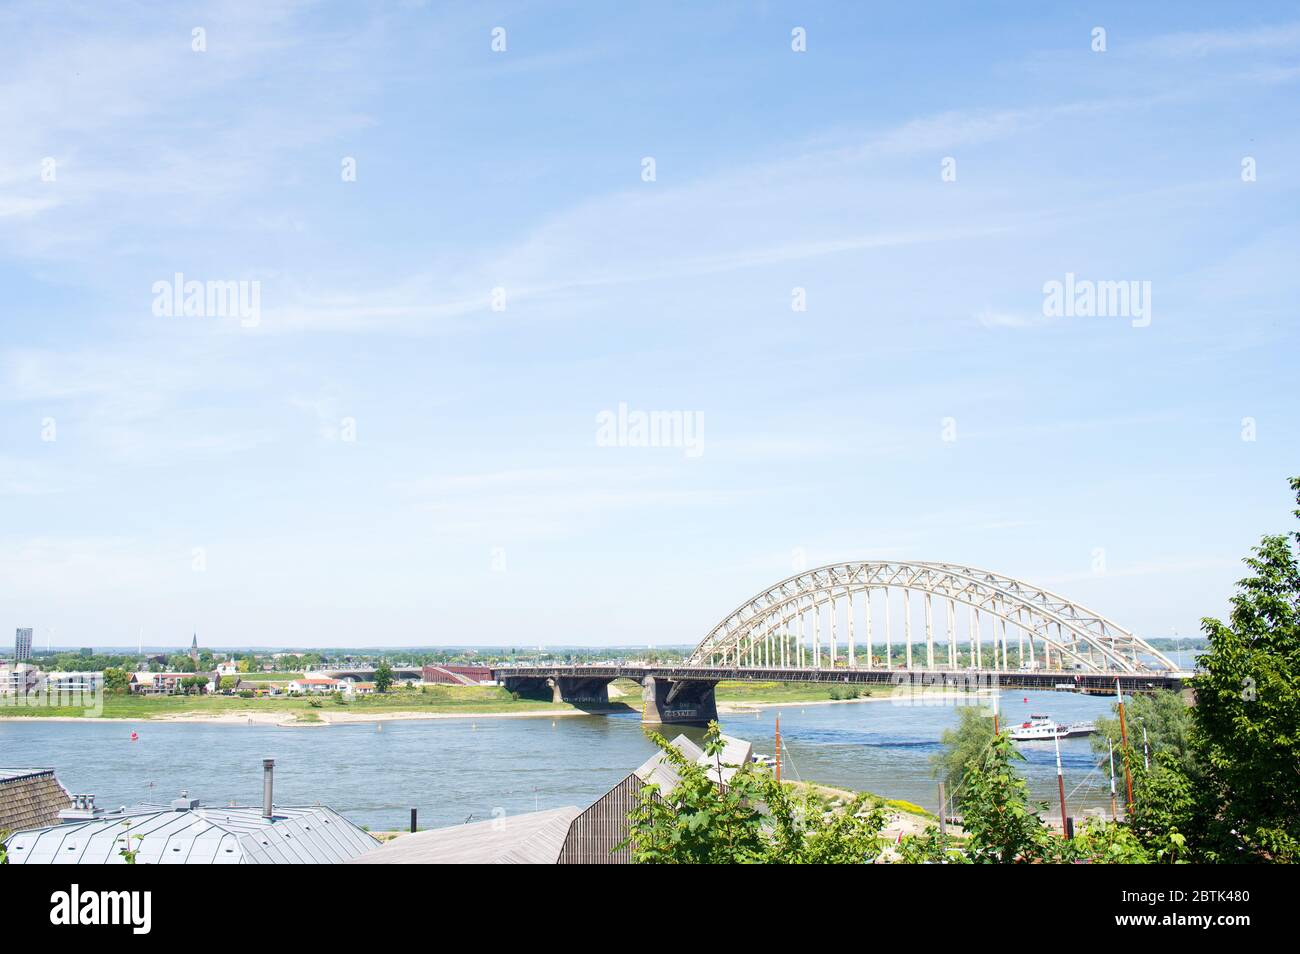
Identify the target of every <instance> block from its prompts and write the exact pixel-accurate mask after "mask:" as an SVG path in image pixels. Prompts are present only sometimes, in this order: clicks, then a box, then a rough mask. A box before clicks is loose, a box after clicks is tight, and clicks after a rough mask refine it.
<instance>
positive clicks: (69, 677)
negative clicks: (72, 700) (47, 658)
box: [45, 672, 104, 692]
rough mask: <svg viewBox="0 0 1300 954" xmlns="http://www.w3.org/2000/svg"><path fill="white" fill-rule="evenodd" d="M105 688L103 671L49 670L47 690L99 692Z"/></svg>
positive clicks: (46, 676) (46, 677) (46, 683)
mask: <svg viewBox="0 0 1300 954" xmlns="http://www.w3.org/2000/svg"><path fill="white" fill-rule="evenodd" d="M103 688H104V674H103V673H102V672H47V673H46V674H45V690H46V691H47V692H99V691H101V690H102V689H103Z"/></svg>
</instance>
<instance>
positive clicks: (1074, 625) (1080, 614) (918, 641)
mask: <svg viewBox="0 0 1300 954" xmlns="http://www.w3.org/2000/svg"><path fill="white" fill-rule="evenodd" d="M899 594H901V597H902V603H903V607H902V609H903V612H902V620H901V622H902V627H901V629H902V631H901V632H897V631H896V630H895V629H894V625H895V621H894V617H893V613H891V610H892V609H893V606H892V605H891V603H892V602H893V597H894V596H895V595H899ZM914 594H916V595H918V596H919V598H920V603H921V606H920V607H919V609H921V610H922V613H923V623H922V625H921V627H920V630H919V632H914V626H913V624H914V622H915V621H916V620H915V612H914V610H913V609H912V605H911V604H912V596H913V595H914ZM873 599H874V600H875V601H876V604H877V611H876V612H875V613H874V614H873V612H872V602H873ZM855 600H856V601H857V602H858V603H859V605H860V606H864V609H863V610H862V611H861V612H857V611H855V605H854V604H855ZM882 602H883V613H882V612H881V611H880V610H881V607H880V604H881V603H882ZM936 603H937V604H938V606H937V607H936V605H935V604H936ZM959 606H964V607H966V613H967V621H966V624H965V634H964V638H960V639H959V630H960V629H961V628H962V627H961V626H960V625H959V620H958V607H959ZM841 608H843V610H844V612H841ZM936 609H938V611H939V614H936ZM937 615H942V616H943V617H944V618H943V619H942V620H940V621H939V622H941V623H942V624H943V625H942V630H941V631H938V632H936V628H935V624H936V616H937ZM855 622H856V623H857V624H858V626H857V627H856V628H855ZM985 622H987V625H988V627H989V628H988V629H987V630H985V629H984V628H983V624H984V623H985ZM845 624H846V625H845ZM873 624H874V626H875V628H876V629H883V630H884V632H883V633H881V632H875V631H873ZM882 624H883V625H882ZM986 634H987V635H986ZM882 636H883V637H884V638H883V639H882V638H881V637H882ZM989 637H991V639H989ZM863 640H865V647H866V654H865V658H864V655H863V652H862V649H863ZM1011 640H1014V644H1013V645H1014V646H1015V647H1016V652H1015V655H1014V657H1013V656H1012V655H1011V654H1010V652H1009V643H1010V641H1011ZM881 643H883V644H884V647H885V653H884V655H883V663H882V662H880V660H881V659H882V657H881V656H873V654H872V653H873V647H877V646H879V645H880V644H881ZM963 644H964V645H963ZM894 647H899V648H900V649H902V650H903V653H904V659H905V665H906V667H907V668H908V669H911V668H921V667H924V668H926V669H936V668H937V669H943V668H949V669H958V668H970V669H981V670H998V671H1007V670H1009V669H1013V668H1025V667H1027V668H1041V669H1059V670H1065V671H1071V672H1086V673H1099V672H1100V673H1106V672H1115V673H1137V672H1151V671H1159V670H1162V669H1163V670H1175V669H1176V668H1177V667H1176V666H1174V664H1173V663H1172V662H1171V661H1170V660H1169V659H1168V658H1167V657H1166V656H1164V655H1163V654H1162V653H1160V652H1158V651H1157V650H1156V649H1154V648H1153V647H1152V646H1151V645H1149V644H1148V643H1147V642H1145V641H1144V640H1142V639H1140V638H1139V637H1138V636H1135V635H1134V634H1133V633H1131V632H1129V631H1128V630H1126V629H1124V628H1123V627H1121V626H1119V625H1118V624H1117V623H1115V622H1114V621H1112V620H1109V619H1107V618H1106V617H1104V616H1102V615H1101V614H1100V613H1096V612H1094V611H1093V610H1090V609H1088V608H1086V607H1084V606H1081V605H1080V604H1078V603H1075V602H1073V601H1071V600H1068V599H1066V598H1065V597H1063V596H1060V595H1058V594H1056V593H1053V592H1051V591H1049V590H1045V589H1043V588H1041V587H1038V586H1035V585H1033V584H1032V583H1027V582H1025V581H1024V580H1017V579H1014V578H1012V577H1008V576H1003V575H1001V574H998V573H993V572H991V571H989V570H982V569H977V568H975V567H969V566H961V565H959V564H955V563H931V562H916V561H896V560H893V561H891V560H881V561H876V560H872V561H862V562H850V563H833V564H830V565H827V566H822V567H817V568H816V569H812V570H807V571H805V572H803V573H798V574H796V575H794V576H791V577H788V578H787V579H784V580H782V581H781V582H780V583H777V584H776V585H775V586H772V587H770V588H769V589H767V590H764V591H763V592H761V593H758V594H757V595H755V596H754V597H753V598H751V599H749V600H747V601H746V602H745V603H743V604H741V605H740V606H739V607H737V608H736V609H735V610H734V611H733V612H732V613H730V614H728V615H727V616H726V617H725V618H724V619H723V620H722V621H721V622H719V623H718V625H717V626H715V627H714V628H713V629H712V630H711V631H710V632H709V634H708V635H707V636H706V637H705V638H704V639H703V640H702V641H701V642H700V644H699V645H698V646H697V647H696V648H695V651H694V652H693V653H692V655H691V657H690V660H689V662H688V665H693V666H737V667H755V668H814V669H824V668H836V667H837V666H847V667H849V668H875V667H878V666H880V665H883V666H885V667H886V668H889V667H891V662H890V661H891V660H892V658H893V650H894ZM841 650H842V651H841ZM963 650H964V652H963ZM990 655H991V658H989V657H990ZM963 656H964V658H963Z"/></svg>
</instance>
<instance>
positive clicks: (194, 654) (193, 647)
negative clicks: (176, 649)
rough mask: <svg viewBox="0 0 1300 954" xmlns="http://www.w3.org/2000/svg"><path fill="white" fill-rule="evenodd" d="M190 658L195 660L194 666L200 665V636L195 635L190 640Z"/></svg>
mask: <svg viewBox="0 0 1300 954" xmlns="http://www.w3.org/2000/svg"><path fill="white" fill-rule="evenodd" d="M190 658H191V659H193V660H194V665H196V666H197V665H198V664H199V634H198V633H195V634H194V638H193V639H191V640H190Z"/></svg>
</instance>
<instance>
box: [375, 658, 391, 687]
mask: <svg viewBox="0 0 1300 954" xmlns="http://www.w3.org/2000/svg"><path fill="white" fill-rule="evenodd" d="M374 681H375V692H387V691H388V690H389V689H391V688H392V686H393V667H392V666H390V665H388V661H387V660H385V661H384V662H381V663H380V664H379V667H378V668H377V669H376V670H375V680H374Z"/></svg>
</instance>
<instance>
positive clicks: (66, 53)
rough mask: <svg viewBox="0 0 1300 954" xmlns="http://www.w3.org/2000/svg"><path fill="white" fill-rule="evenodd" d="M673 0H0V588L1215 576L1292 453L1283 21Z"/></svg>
mask: <svg viewBox="0 0 1300 954" xmlns="http://www.w3.org/2000/svg"><path fill="white" fill-rule="evenodd" d="M626 6H628V7H630V6H632V5H626ZM704 6H706V5H700V4H692V3H679V4H674V3H658V4H653V5H646V6H645V7H644V8H643V9H639V10H633V9H623V7H624V5H596V4H573V5H568V6H565V5H556V4H494V3H474V4H468V3H466V4H446V5H443V4H435V3H414V2H411V3H372V4H342V3H335V4H330V3H308V2H265V3H258V4H234V3H214V4H186V5H176V6H174V7H173V6H170V5H169V6H168V7H167V8H166V9H160V8H158V7H157V6H156V5H143V4H142V5H139V6H132V5H113V6H112V8H111V9H110V8H106V7H102V6H101V5H99V4H68V5H64V6H60V5H58V4H47V3H19V4H11V5H7V6H5V7H4V8H3V9H2V10H0V62H3V63H4V64H5V65H4V68H3V72H2V73H0V86H2V87H3V89H2V90H0V131H2V132H3V135H2V136H0V288H3V290H4V294H3V301H2V303H0V331H2V335H0V439H2V443H0V518H2V519H0V607H3V609H0V626H2V627H3V628H4V630H5V631H12V629H13V628H14V627H16V626H20V625H24V626H26V625H30V626H35V627H37V630H38V636H37V640H38V643H39V642H43V641H44V640H45V638H46V637H47V636H48V635H49V634H50V633H51V632H52V640H53V642H54V643H55V644H62V645H74V646H79V645H108V644H123V643H130V642H133V641H134V640H135V638H136V635H137V633H138V631H139V630H140V629H143V631H144V637H145V640H146V642H153V643H167V642H177V643H180V642H181V641H182V640H183V641H184V642H188V635H187V634H188V633H189V632H191V631H192V630H197V631H198V632H199V634H200V641H201V642H204V643H206V644H208V645H247V644H261V645H269V644H287V645H320V646H329V645H367V644H370V645H376V644H389V645H391V644H395V643H419V644H429V643H479V644H493V645H500V644H503V643H505V644H539V643H540V644H546V643H560V642H563V643H583V644H607V643H644V642H656V643H689V642H695V641H697V640H698V639H700V638H701V637H702V636H703V635H704V634H705V633H706V632H707V631H708V630H709V629H710V628H711V627H712V626H713V624H714V623H715V622H716V621H717V620H718V619H719V618H720V617H722V616H723V615H724V614H725V613H727V612H728V611H729V610H731V609H732V608H733V607H734V606H735V605H737V604H739V603H740V602H741V601H743V600H744V599H745V598H747V597H748V596H749V595H751V594H752V593H754V592H757V591H758V590H760V589H763V588H766V587H767V586H768V585H769V584H771V583H773V582H775V581H776V580H778V579H780V578H782V577H784V576H786V575H789V574H790V573H791V572H792V567H793V566H794V565H795V564H796V562H797V561H799V560H806V562H807V564H808V565H818V564H821V563H826V562H832V561H836V560H843V559H859V558H873V557H880V558H885V557H888V558H900V559H901V558H914V559H930V560H945V561H952V562H961V563H967V564H971V565H975V566H982V567H987V568H989V569H994V570H997V571H1000V572H1003V573H1007V574H1009V575H1014V576H1018V577H1022V578H1024V579H1028V580H1031V581H1034V582H1036V583H1039V584H1041V585H1045V586H1050V587H1052V588H1054V589H1056V590H1058V591H1060V592H1062V593H1064V594H1066V595H1067V596H1070V597H1073V598H1075V599H1077V600H1079V601H1081V602H1083V603H1085V604H1088V605H1090V606H1092V607H1093V608H1095V609H1097V610H1100V611H1102V612H1104V613H1105V614H1107V615H1108V616H1111V617H1112V618H1114V619H1116V620H1118V621H1119V622H1121V623H1122V624H1124V625H1126V626H1129V627H1130V628H1132V629H1134V630H1135V631H1137V632H1138V633H1140V634H1143V635H1148V636H1159V635H1168V634H1169V633H1171V632H1173V631H1174V630H1177V632H1179V633H1181V634H1189V633H1194V632H1195V631H1196V630H1197V628H1198V620H1199V618H1200V617H1201V616H1204V615H1219V614H1222V613H1224V612H1225V611H1226V606H1227V599H1228V597H1229V596H1230V594H1231V592H1232V583H1233V581H1234V580H1235V579H1237V578H1238V577H1239V576H1240V575H1241V568H1240V564H1239V560H1240V558H1241V557H1242V556H1243V555H1244V554H1245V553H1246V551H1247V549H1248V548H1249V547H1250V546H1251V545H1252V544H1253V543H1254V542H1255V541H1256V540H1257V538H1258V537H1259V536H1260V535H1261V534H1262V533H1265V532H1277V531H1280V530H1283V529H1286V528H1287V526H1288V525H1289V523H1290V517H1289V516H1288V514H1289V503H1290V501H1289V495H1288V490H1287V487H1286V482H1285V481H1286V478H1287V477H1288V476H1289V475H1291V474H1294V473H1297V472H1300V464H1298V463H1297V454H1296V449H1297V446H1300V441H1298V440H1297V438H1298V437H1300V425H1297V413H1296V411H1297V398H1296V394H1297V389H1296V385H1295V369H1296V364H1297V362H1296V354H1297V337H1298V336H1297V332H1296V313H1295V309H1296V301H1297V300H1298V296H1297V292H1298V291H1300V287H1298V286H1300V280H1298V279H1297V271H1298V270H1297V269H1296V260H1297V248H1298V241H1297V240H1298V239H1300V228H1298V227H1297V209H1300V201H1298V199H1300V196H1298V195H1297V192H1298V191H1300V186H1298V185H1297V178H1296V174H1295V170H1296V169H1297V167H1298V162H1297V160H1298V159H1300V148H1298V143H1297V129H1300V124H1298V123H1297V119H1298V118H1300V96H1297V92H1298V91H1300V16H1297V15H1296V11H1295V9H1294V7H1292V6H1290V5H1286V4H1267V3H1265V4H1253V5H1250V6H1249V8H1244V9H1243V8H1226V7H1223V6H1222V5H1218V4H1178V5H1167V6H1168V8H1167V9H1160V10H1157V9H1154V8H1148V6H1147V5H1143V6H1142V8H1141V9H1132V8H1131V6H1130V5H1128V4H1082V5H1072V6H1071V7H1070V8H1069V9H1061V10H1058V11H1050V10H1048V11H1044V10H1040V9H1035V10H1033V11H1029V10H1028V9H1027V8H1026V7H1025V6H1024V5H1022V4H993V5H988V6H987V9H985V10H983V11H982V12H980V13H979V14H978V15H976V14H975V13H974V12H973V11H971V10H969V9H966V7H967V6H968V5H959V4H937V5H918V4H907V5H901V4H900V5H892V6H883V5H876V4H872V5H866V4H848V3H845V4H833V3H827V4H818V5H816V7H815V10H809V9H808V8H807V7H806V5H801V4H780V3H730V4H728V3H723V4H713V5H707V6H708V9H703V7H704ZM1098 26H1100V27H1102V28H1104V29H1105V31H1106V34H1105V38H1106V49H1105V51H1104V52H1094V51H1093V49H1092V48H1091V47H1092V44H1093V39H1092V31H1093V29H1094V28H1095V27H1098ZM496 27H502V28H504V29H505V31H506V33H505V36H506V49H505V51H504V52H494V51H493V50H492V49H491V40H492V30H493V29H494V28H496ZM796 27H803V28H804V29H805V30H806V36H807V50H806V51H805V52H795V51H794V50H792V49H791V31H792V30H793V29H794V28H796ZM195 28H202V29H203V30H204V31H206V32H205V34H204V38H205V41H206V49H205V50H204V51H201V52H199V51H195V50H194V49H192V43H193V33H192V31H193V30H194V29H195ZM348 157H350V158H352V159H354V160H355V162H356V181H344V179H343V176H342V174H341V168H342V164H343V162H344V160H345V158H348ZM647 157H651V158H653V160H654V163H655V178H654V181H645V180H644V178H643V174H642V173H643V160H644V159H645V158H647ZM1247 157H1249V158H1250V159H1253V160H1254V163H1255V168H1256V170H1257V175H1256V179H1255V181H1252V182H1245V181H1243V178H1242V162H1243V159H1245V158H1247ZM948 158H951V159H952V160H954V161H955V170H956V178H955V180H954V181H945V180H944V178H943V176H942V175H941V171H942V168H943V166H942V164H943V162H944V160H945V159H948ZM46 159H53V160H54V164H53V169H54V173H55V174H54V178H53V181H48V176H46V177H43V175H42V173H43V171H45V169H46V166H44V165H43V163H44V161H45V160H46ZM178 272H179V273H182V274H184V275H185V276H186V278H187V279H194V280H199V281H245V282H254V281H256V282H258V283H259V286H258V287H259V289H260V312H259V314H258V316H257V321H256V324H255V326H249V325H248V323H246V322H241V321H240V320H238V319H237V318H232V317H212V316H207V317H198V316H189V317H184V316H181V317H160V316H158V315H156V314H155V313H154V309H153V307H152V305H153V300H154V294H153V291H152V289H153V286H154V284H155V283H156V282H159V281H170V280H171V279H172V277H173V275H175V274H176V273H178ZM1067 273H1071V274H1074V275H1076V276H1078V277H1079V278H1082V279H1086V280H1092V281H1125V282H1127V281H1136V282H1150V286H1149V287H1150V289H1151V299H1150V302H1151V309H1150V318H1151V321H1150V323H1149V325H1147V326H1145V327H1135V326H1134V322H1133V321H1131V320H1129V318H1128V317H1124V316H1104V317H1077V316H1076V317H1065V318H1049V317H1046V316H1045V315H1044V312H1043V302H1044V294H1043V287H1044V284H1045V283H1046V282H1050V281H1054V280H1064V277H1065V275H1066V274H1067ZM795 288H801V289H804V290H805V291H804V293H805V295H806V302H807V308H806V310H804V311H796V310H794V309H793V308H792V307H791V303H792V290H793V289H795ZM494 289H504V301H505V307H504V310H497V309H495V308H494V307H493V298H492V296H493V290H494ZM620 404H624V405H626V406H627V407H628V408H630V409H632V410H633V411H636V410H642V411H661V410H676V411H683V412H687V413H689V414H690V415H692V418H691V419H692V420H696V421H698V422H700V423H701V425H702V437H703V440H702V443H701V445H700V449H701V450H702V453H700V454H699V455H698V456H691V455H688V454H687V453H685V450H684V449H683V448H682V447H637V446H602V442H599V441H598V440H597V426H596V420H597V416H598V415H599V414H601V412H603V411H612V410H616V409H617V408H618V407H619V405H620ZM1247 418H1249V419H1251V421H1253V427H1254V429H1255V439H1254V440H1243V420H1244V419H1247ZM945 422H947V424H946V430H945ZM51 426H52V429H51ZM353 429H354V431H353ZM353 435H354V436H355V440H351V439H348V438H349V437H350V436H353ZM954 435H955V439H945V437H948V438H951V437H953V436H954ZM51 436H53V437H54V439H53V440H51V439H49V438H50V437H51ZM1099 552H1100V553H1101V554H1102V561H1103V562H1104V569H1099V564H1098V562H1097V561H1098V558H1097V554H1098V553H1099ZM196 567H198V568H197V569H196Z"/></svg>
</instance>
